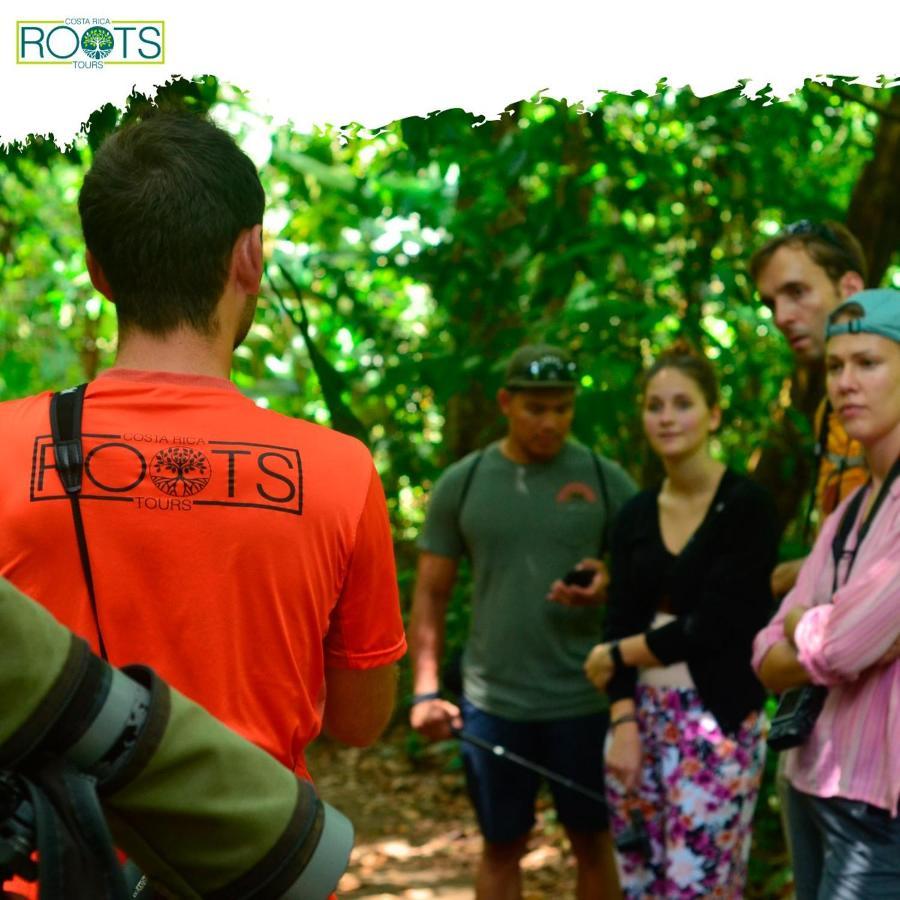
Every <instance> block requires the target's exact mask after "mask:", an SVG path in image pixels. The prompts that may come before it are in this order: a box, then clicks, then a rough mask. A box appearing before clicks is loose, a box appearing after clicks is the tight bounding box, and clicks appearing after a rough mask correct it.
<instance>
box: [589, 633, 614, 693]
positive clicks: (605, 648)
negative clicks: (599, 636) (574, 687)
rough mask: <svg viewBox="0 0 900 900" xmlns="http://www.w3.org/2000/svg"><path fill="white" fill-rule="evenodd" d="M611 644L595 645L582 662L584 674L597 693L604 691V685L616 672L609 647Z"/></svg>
mask: <svg viewBox="0 0 900 900" xmlns="http://www.w3.org/2000/svg"><path fill="white" fill-rule="evenodd" d="M611 646H612V644H596V645H595V646H594V648H593V649H592V650H591V652H590V653H588V658H587V659H586V660H585V661H584V674H585V675H587V679H588V681H590V683H591V684H592V685H594V687H595V688H597V690H598V691H605V690H606V685H607V684H609V680H610V679H611V678H612V677H613V675H614V674H615V672H616V664H615V662H613V658H612V653H610V647H611Z"/></svg>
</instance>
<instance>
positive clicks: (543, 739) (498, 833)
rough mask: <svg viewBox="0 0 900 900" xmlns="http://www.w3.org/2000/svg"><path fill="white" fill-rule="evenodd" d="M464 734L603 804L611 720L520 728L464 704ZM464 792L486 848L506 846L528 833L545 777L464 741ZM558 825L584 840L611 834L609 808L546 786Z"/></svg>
mask: <svg viewBox="0 0 900 900" xmlns="http://www.w3.org/2000/svg"><path fill="white" fill-rule="evenodd" d="M462 713H463V728H464V729H465V730H466V731H468V732H469V733H471V734H473V735H475V736H476V737H480V738H482V739H483V740H486V741H490V742H491V743H492V744H500V745H501V746H503V747H505V748H506V749H507V750H511V751H512V752H514V753H517V754H519V755H520V756H522V757H524V758H525V759H528V760H529V761H531V762H534V763H537V764H538V765H541V766H543V767H544V768H546V769H550V770H552V771H554V772H558V773H559V774H560V775H564V776H565V777H566V778H569V779H571V780H572V781H574V782H576V783H577V784H580V785H582V786H584V787H586V788H588V789H589V790H591V791H594V792H595V793H597V794H599V795H600V796H601V797H602V796H604V794H605V789H604V782H603V744H604V740H605V738H606V728H607V725H608V724H609V717H608V716H607V714H606V713H595V714H592V715H588V716H577V717H575V718H571V719H553V720H550V721H540V722H518V721H514V720H512V719H504V718H502V717H501V716H495V715H492V714H491V713H487V712H484V711H483V710H480V709H478V708H477V707H475V706H473V705H472V704H471V703H470V702H469V701H468V700H466V699H465V698H463V700H462ZM461 749H462V758H463V764H464V766H465V770H466V785H467V787H468V790H469V797H470V798H471V800H472V804H473V806H474V807H475V814H476V815H477V817H478V824H479V826H480V827H481V833H482V834H483V835H484V837H485V840H487V841H489V842H491V843H497V844H502V843H508V842H509V841H513V840H516V839H517V838H520V837H522V836H524V835H526V834H528V832H529V831H531V829H532V827H533V825H534V803H535V799H536V797H537V792H538V787H539V786H540V783H541V776H540V775H537V774H536V773H534V772H532V771H530V770H529V769H526V768H524V767H523V766H520V765H518V764H517V763H513V762H510V761H509V760H508V759H504V758H503V757H502V756H497V755H496V754H494V753H491V752H490V751H488V750H484V749H482V748H481V747H476V746H474V745H472V744H469V743H467V742H466V741H463V742H462V747H461ZM548 784H549V786H550V790H551V792H552V793H553V802H554V804H555V806H556V813H557V816H558V818H559V821H560V822H561V823H562V824H563V825H564V826H565V827H566V828H568V829H571V830H572V831H579V832H597V831H606V829H607V827H608V820H607V811H606V804H605V803H603V802H600V801H599V800H593V799H591V798H590V797H586V796H584V795H583V794H580V793H578V792H577V791H573V790H570V789H569V788H566V787H563V786H562V785H559V784H557V783H556V782H553V781H550V782H548Z"/></svg>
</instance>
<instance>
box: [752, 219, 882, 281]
mask: <svg viewBox="0 0 900 900" xmlns="http://www.w3.org/2000/svg"><path fill="white" fill-rule="evenodd" d="M785 246H789V247H803V248H804V249H805V250H806V252H807V253H808V254H809V256H810V259H812V261H813V262H814V263H815V264H816V265H817V266H820V267H821V268H822V269H824V270H825V272H826V274H827V275H828V277H829V278H830V279H831V281H832V282H834V284H837V283H838V282H839V281H840V280H841V278H843V277H844V275H846V274H847V272H857V273H858V274H859V275H860V276H861V277H862V280H863V283H864V284H865V283H866V281H867V278H868V273H867V269H868V267H867V266H866V255H865V253H864V252H863V248H862V245H861V244H860V243H859V241H858V240H857V239H856V238H855V237H854V236H853V234H852V232H851V231H850V230H849V229H847V228H845V227H844V226H843V225H841V223H840V222H833V221H831V220H830V219H825V220H823V221H822V222H813V221H811V220H809V219H801V220H800V221H799V222H792V223H791V224H790V225H786V226H785V227H784V228H783V229H782V230H781V231H779V232H778V234H776V235H775V237H773V238H770V239H769V240H768V241H766V243H765V244H763V245H762V247H760V248H759V249H758V250H757V251H756V252H755V253H754V254H753V256H751V257H750V277H751V278H752V279H753V280H754V281H759V276H760V274H761V273H762V270H763V269H764V268H765V267H766V266H767V265H768V264H769V260H771V259H772V257H773V256H774V255H775V251H776V250H778V249H779V248H780V247H785Z"/></svg>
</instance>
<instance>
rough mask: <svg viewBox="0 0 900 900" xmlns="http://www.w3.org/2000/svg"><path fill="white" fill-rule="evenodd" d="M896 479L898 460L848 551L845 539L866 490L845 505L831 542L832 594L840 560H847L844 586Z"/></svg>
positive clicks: (851, 528)
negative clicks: (832, 561)
mask: <svg viewBox="0 0 900 900" xmlns="http://www.w3.org/2000/svg"><path fill="white" fill-rule="evenodd" d="M898 477H900V458H898V459H897V460H896V461H895V462H894V465H893V466H891V470H890V471H889V472H888V474H887V477H886V478H885V479H884V481H883V482H882V485H881V489H880V490H879V491H878V496H877V497H876V498H875V502H874V503H873V504H872V507H871V509H870V510H869V513H868V515H867V516H866V518H865V519H864V520H863V522H862V524H861V525H860V526H859V532H858V533H857V535H856V542H855V544H854V545H853V547H852V548H851V549H850V550H846V549H845V547H846V545H847V539H848V538H849V537H850V532H851V531H852V530H853V525H854V523H855V522H856V520H857V518H858V516H859V511H860V508H861V507H862V504H863V500H864V499H865V498H866V496H867V495H868V493H869V492H868V490H866V488H860V490H858V491H857V492H856V494H855V495H854V497H853V499H852V500H851V501H850V502H849V503H848V504H847V508H846V509H845V510H844V514H843V516H841V521H840V524H839V525H838V529H837V532H835V535H834V540H833V541H832V542H831V555H832V558H833V559H834V577H833V579H832V583H831V593H832V594H834V593H835V592H836V591H837V589H838V574H839V566H840V562H841V560H842V559H843V558H844V557H847V558H848V560H849V561H848V564H847V573H846V575H845V577H844V583H845V584H846V582H847V579H848V578H849V577H850V571H851V570H852V569H853V564H854V563H855V562H856V555H857V553H859V548H860V547H861V546H862V542H863V541H864V540H865V537H866V535H867V534H868V533H869V529H870V528H871V527H872V523H873V522H874V521H875V516H877V515H878V510H879V509H881V504H882V503H884V500H885V498H886V497H887V495H888V493H889V492H890V490H891V485H892V484H893V483H894V482H895V481H896V480H897V478H898ZM871 483H872V482H871V481H869V482H868V483H867V485H866V487H869V486H870V485H871Z"/></svg>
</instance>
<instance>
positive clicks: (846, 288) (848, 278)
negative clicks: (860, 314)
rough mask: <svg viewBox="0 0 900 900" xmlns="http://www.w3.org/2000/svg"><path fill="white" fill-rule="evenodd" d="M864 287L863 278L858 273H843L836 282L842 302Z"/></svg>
mask: <svg viewBox="0 0 900 900" xmlns="http://www.w3.org/2000/svg"><path fill="white" fill-rule="evenodd" d="M865 286H866V285H865V282H864V281H863V277H862V275H860V274H859V272H844V274H843V275H841V278H840V280H839V281H838V290H839V291H840V294H841V299H842V300H846V299H847V298H848V297H852V296H853V295H854V294H858V293H859V292H860V291H861V290H863V289H864V288H865Z"/></svg>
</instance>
